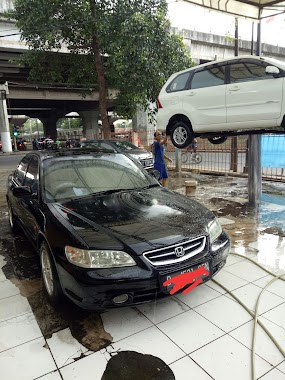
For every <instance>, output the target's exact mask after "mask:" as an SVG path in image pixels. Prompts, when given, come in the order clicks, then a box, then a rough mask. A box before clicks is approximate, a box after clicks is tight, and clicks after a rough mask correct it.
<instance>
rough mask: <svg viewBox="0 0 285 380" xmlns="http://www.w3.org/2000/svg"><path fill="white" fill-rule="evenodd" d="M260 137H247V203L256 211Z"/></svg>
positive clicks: (258, 51)
mask: <svg viewBox="0 0 285 380" xmlns="http://www.w3.org/2000/svg"><path fill="white" fill-rule="evenodd" d="M256 55H257V56H260V55H261V20H259V23H258V24H257V41H256ZM261 193H262V176H261V135H259V134H256V135H249V136H248V202H249V205H250V206H251V207H253V208H256V209H258V208H259V206H260V202H261Z"/></svg>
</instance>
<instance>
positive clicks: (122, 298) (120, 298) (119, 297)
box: [113, 294, 129, 304]
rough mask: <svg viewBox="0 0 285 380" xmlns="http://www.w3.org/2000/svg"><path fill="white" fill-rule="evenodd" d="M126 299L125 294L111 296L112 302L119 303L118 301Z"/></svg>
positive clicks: (122, 301) (127, 297)
mask: <svg viewBox="0 0 285 380" xmlns="http://www.w3.org/2000/svg"><path fill="white" fill-rule="evenodd" d="M128 299H129V296H128V295H127V294H120V295H119V296H116V297H114V298H113V302H114V303H117V304H120V303H124V302H127V300H128Z"/></svg>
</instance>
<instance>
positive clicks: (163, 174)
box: [153, 131, 172, 186]
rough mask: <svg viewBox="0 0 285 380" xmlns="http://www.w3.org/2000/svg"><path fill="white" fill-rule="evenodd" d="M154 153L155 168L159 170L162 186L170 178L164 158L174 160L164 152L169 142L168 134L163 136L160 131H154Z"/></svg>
mask: <svg viewBox="0 0 285 380" xmlns="http://www.w3.org/2000/svg"><path fill="white" fill-rule="evenodd" d="M154 140H155V141H154V143H153V154H154V169H156V170H158V171H159V174H160V175H159V179H158V180H159V181H160V183H161V184H162V186H165V185H166V181H167V178H168V173H167V168H166V165H165V162H164V159H167V160H168V161H169V162H172V160H171V159H170V158H169V157H167V156H166V155H165V154H164V145H165V144H166V143H167V136H166V135H165V136H162V133H161V132H160V131H155V132H154Z"/></svg>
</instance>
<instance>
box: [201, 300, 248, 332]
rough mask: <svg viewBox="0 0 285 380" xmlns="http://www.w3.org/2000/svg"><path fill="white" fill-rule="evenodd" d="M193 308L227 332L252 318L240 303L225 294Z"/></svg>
mask: <svg viewBox="0 0 285 380" xmlns="http://www.w3.org/2000/svg"><path fill="white" fill-rule="evenodd" d="M195 310H196V311H197V312H198V313H199V314H201V315H203V316H204V317H205V318H206V319H208V320H209V321H211V322H212V323H214V324H215V325H216V326H218V327H220V328H221V329H222V330H224V331H225V332H229V331H231V330H233V329H235V328H237V327H239V326H241V325H243V324H244V323H246V322H248V321H250V320H251V319H252V317H251V316H250V315H249V314H248V312H247V311H245V310H244V309H243V307H242V306H241V305H239V304H238V303H237V302H235V301H233V300H231V299H230V298H228V297H227V296H221V297H219V298H216V299H214V300H212V301H210V302H207V303H205V304H204V305H201V306H198V307H197V308H195Z"/></svg>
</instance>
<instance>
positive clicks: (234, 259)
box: [224, 254, 245, 268]
mask: <svg viewBox="0 0 285 380" xmlns="http://www.w3.org/2000/svg"><path fill="white" fill-rule="evenodd" d="M243 260H245V259H242V258H241V257H238V256H234V255H231V254H229V256H228V258H227V262H226V264H225V266H224V268H226V267H228V266H230V265H233V264H236V263H239V262H240V261H243Z"/></svg>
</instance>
